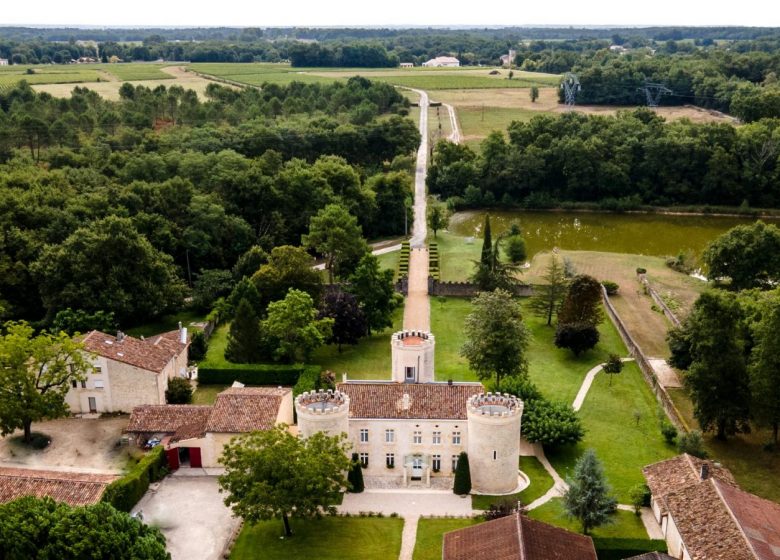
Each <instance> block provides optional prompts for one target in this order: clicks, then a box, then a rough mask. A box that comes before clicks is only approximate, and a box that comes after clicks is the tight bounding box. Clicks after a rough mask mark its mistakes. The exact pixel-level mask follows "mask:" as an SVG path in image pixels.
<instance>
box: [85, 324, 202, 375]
mask: <svg viewBox="0 0 780 560" xmlns="http://www.w3.org/2000/svg"><path fill="white" fill-rule="evenodd" d="M179 336H180V335H179V331H178V330H176V331H170V332H166V333H162V334H158V335H155V336H152V337H149V338H146V339H144V340H141V339H140V338H135V337H132V336H127V335H124V336H123V338H122V340H121V341H118V340H117V338H116V337H115V336H111V335H110V334H105V333H102V332H100V331H91V332H89V333H87V334H86V335H85V336H84V337H83V338H82V339H81V342H82V344H84V348H85V349H86V350H87V351H88V352H92V353H93V354H97V355H98V356H103V357H104V358H110V359H112V360H116V361H118V362H122V363H125V364H130V365H131V366H135V367H139V368H141V369H145V370H148V371H153V372H155V373H160V372H161V371H162V370H163V369H165V366H167V365H168V363H169V362H170V361H171V360H172V359H173V358H175V357H176V356H178V355H179V354H180V353H181V352H182V351H184V349H185V348H187V344H182V343H181V342H180V341H179Z"/></svg>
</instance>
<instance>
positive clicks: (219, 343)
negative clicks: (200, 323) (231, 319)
mask: <svg viewBox="0 0 780 560" xmlns="http://www.w3.org/2000/svg"><path fill="white" fill-rule="evenodd" d="M229 332H230V324H229V323H225V324H222V325H219V326H218V327H217V328H216V329H214V332H212V333H211V337H210V338H209V349H208V351H207V352H206V358H205V359H204V360H203V361H202V362H201V363H200V365H201V366H202V367H225V366H227V364H228V361H227V360H226V359H225V350H226V349H227V342H228V333H229Z"/></svg>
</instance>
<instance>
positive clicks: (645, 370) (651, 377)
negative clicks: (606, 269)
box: [601, 286, 688, 432]
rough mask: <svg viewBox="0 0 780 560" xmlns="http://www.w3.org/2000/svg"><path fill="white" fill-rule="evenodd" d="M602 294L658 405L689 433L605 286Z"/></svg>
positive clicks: (676, 424) (607, 308)
mask: <svg viewBox="0 0 780 560" xmlns="http://www.w3.org/2000/svg"><path fill="white" fill-rule="evenodd" d="M601 294H602V296H603V298H604V307H605V308H606V310H607V315H609V318H610V319H611V320H612V323H613V324H614V325H615V328H617V330H618V332H619V333H620V338H622V339H623V342H624V343H625V344H626V347H627V348H628V352H629V353H630V354H631V355H632V356H633V357H634V359H635V360H636V363H637V365H638V366H639V369H640V370H641V371H642V375H643V376H644V378H645V381H646V382H647V384H648V385H649V386H650V389H652V390H653V393H654V394H655V398H656V400H658V403H659V404H660V405H661V407H662V408H663V409H664V412H666V415H667V416H668V417H669V419H670V420H671V421H672V423H673V424H674V425H675V426H676V427H677V429H678V430H682V431H684V432H687V431H688V426H687V425H686V424H685V422H684V421H683V420H682V418H681V417H680V413H679V412H678V411H677V407H675V406H674V403H673V402H672V398H671V397H670V396H669V393H668V392H667V391H666V388H665V387H664V386H663V385H661V383H660V382H659V381H658V378H657V377H656V376H655V371H654V370H653V367H652V366H651V365H650V362H649V361H648V359H647V356H645V354H644V352H642V349H641V348H640V347H639V345H638V344H637V343H636V342H635V341H634V338H633V337H632V336H631V333H629V332H628V329H627V328H626V326H625V325H624V324H623V320H622V319H621V318H620V315H618V313H617V310H616V309H615V308H614V306H613V305H612V302H611V301H610V300H609V295H608V294H607V290H606V288H604V286H602V287H601Z"/></svg>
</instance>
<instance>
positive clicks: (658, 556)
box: [625, 552, 676, 560]
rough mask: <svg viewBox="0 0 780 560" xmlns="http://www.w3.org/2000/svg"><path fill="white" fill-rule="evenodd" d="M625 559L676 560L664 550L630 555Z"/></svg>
mask: <svg viewBox="0 0 780 560" xmlns="http://www.w3.org/2000/svg"><path fill="white" fill-rule="evenodd" d="M625 560H676V559H675V558H674V557H673V556H669V555H668V554H666V553H665V552H645V553H644V554H640V555H639V556H632V557H631V558H626V559H625Z"/></svg>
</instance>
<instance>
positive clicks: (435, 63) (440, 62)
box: [422, 56, 460, 68]
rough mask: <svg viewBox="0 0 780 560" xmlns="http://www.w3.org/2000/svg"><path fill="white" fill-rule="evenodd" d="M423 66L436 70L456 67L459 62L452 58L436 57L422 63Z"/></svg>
mask: <svg viewBox="0 0 780 560" xmlns="http://www.w3.org/2000/svg"><path fill="white" fill-rule="evenodd" d="M422 65H423V66H428V67H433V68H438V67H456V66H460V60H458V59H457V58H455V57H453V56H437V57H436V58H432V59H430V60H429V61H428V62H423V63H422Z"/></svg>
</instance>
